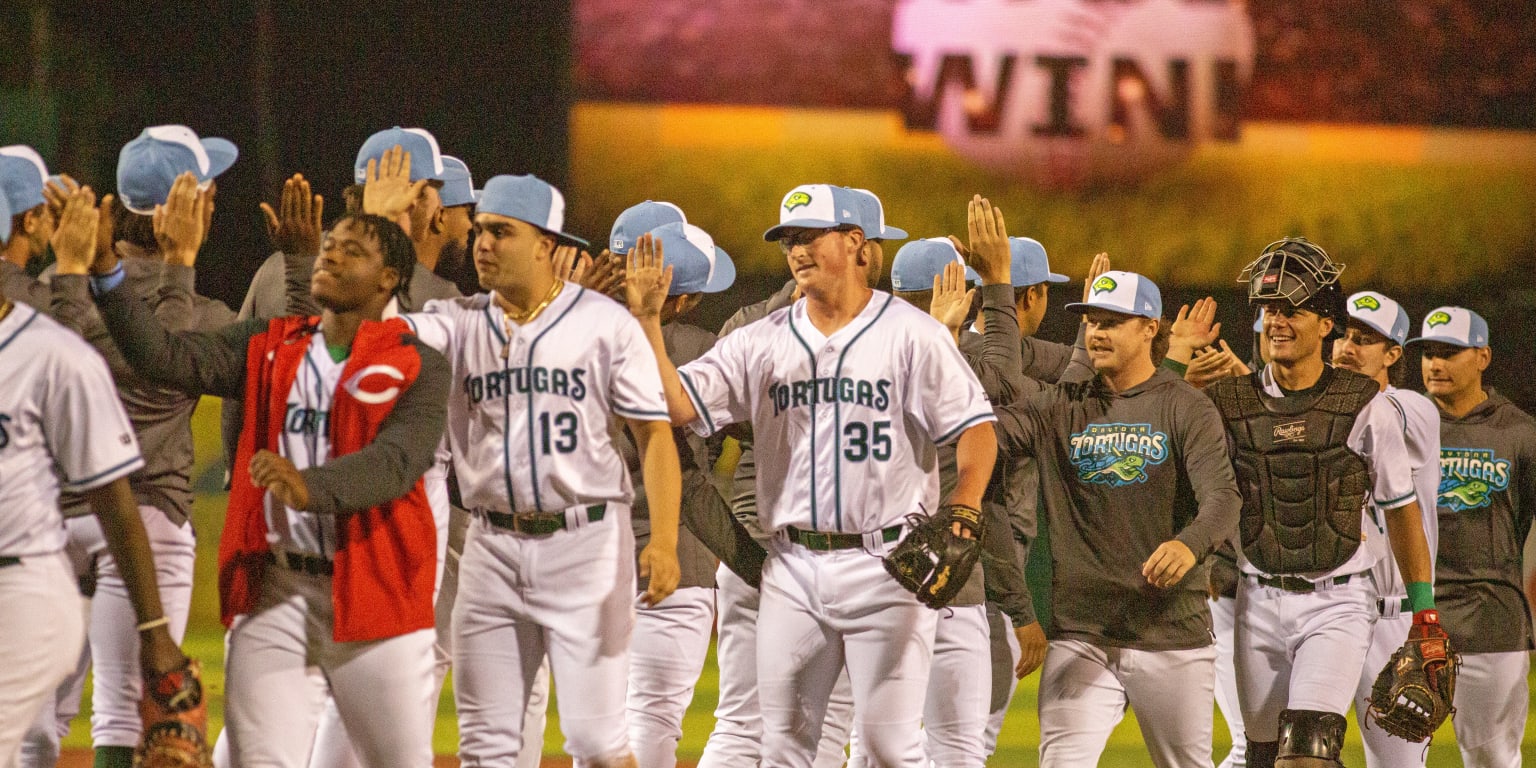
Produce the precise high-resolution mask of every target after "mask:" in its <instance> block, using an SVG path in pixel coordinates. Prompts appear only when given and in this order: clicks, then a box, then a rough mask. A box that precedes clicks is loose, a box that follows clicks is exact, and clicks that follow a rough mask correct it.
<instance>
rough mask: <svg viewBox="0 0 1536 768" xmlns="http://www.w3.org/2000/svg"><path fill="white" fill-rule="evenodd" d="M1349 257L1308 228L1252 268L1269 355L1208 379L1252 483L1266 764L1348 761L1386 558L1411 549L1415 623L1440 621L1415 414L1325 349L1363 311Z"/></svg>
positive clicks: (1243, 695) (1249, 670)
mask: <svg viewBox="0 0 1536 768" xmlns="http://www.w3.org/2000/svg"><path fill="white" fill-rule="evenodd" d="M1341 270H1342V267H1340V266H1339V265H1338V264H1336V263H1334V262H1333V261H1332V260H1331V259H1330V258H1329V257H1328V254H1327V253H1326V252H1324V251H1323V249H1322V248H1320V247H1318V246H1316V245H1314V244H1312V243H1310V242H1307V241H1306V240H1304V239H1299V238H1297V239H1290V238H1288V239H1285V240H1280V241H1277V242H1275V243H1272V244H1270V245H1269V246H1268V247H1266V248H1265V249H1264V251H1263V252H1262V253H1261V254H1260V255H1259V257H1258V258H1257V259H1255V260H1254V261H1253V262H1252V263H1251V264H1249V265H1248V266H1247V267H1246V268H1245V269H1244V271H1243V273H1242V280H1243V282H1245V283H1246V284H1247V285H1248V296H1249V301H1250V303H1253V304H1258V305H1260V306H1262V308H1263V309H1264V334H1263V339H1264V342H1265V344H1266V345H1267V347H1268V357H1269V360H1270V362H1269V364H1268V365H1267V366H1265V367H1264V368H1263V369H1262V370H1261V371H1259V372H1257V373H1254V374H1252V375H1249V376H1244V377H1228V378H1224V379H1221V380H1219V381H1216V382H1215V383H1213V384H1211V385H1210V386H1209V387H1207V388H1206V389H1205V392H1206V394H1208V395H1209V396H1210V397H1211V398H1212V399H1213V400H1214V401H1215V403H1216V406H1217V409H1218V410H1219V411H1221V414H1222V418H1223V420H1224V421H1225V422H1226V427H1227V430H1226V431H1227V435H1228V440H1229V441H1230V442H1231V444H1232V454H1233V465H1234V468H1235V470H1236V474H1237V481H1238V488H1239V490H1240V491H1241V492H1242V494H1243V511H1242V517H1241V520H1240V523H1239V527H1238V533H1239V539H1240V540H1239V542H1238V543H1239V544H1240V546H1241V551H1240V555H1241V557H1240V560H1239V568H1240V570H1241V571H1242V573H1243V576H1242V578H1241V580H1240V582H1239V584H1238V592H1237V626H1236V631H1235V645H1236V649H1235V657H1236V659H1235V665H1236V671H1237V683H1238V697H1239V699H1240V702H1241V705H1242V709H1243V726H1244V728H1245V730H1246V733H1247V741H1248V752H1247V760H1248V764H1249V765H1250V766H1257V767H1258V768H1270V766H1274V765H1276V763H1277V761H1283V763H1282V764H1284V765H1288V766H1331V765H1338V764H1339V750H1340V749H1341V748H1342V747H1343V743H1344V731H1345V728H1346V727H1347V726H1346V723H1345V720H1344V712H1345V711H1346V710H1347V709H1348V708H1349V703H1350V699H1351V698H1352V697H1353V695H1354V690H1355V684H1356V683H1357V682H1358V680H1359V677H1360V673H1361V669H1362V664H1363V662H1364V659H1365V654H1366V651H1367V649H1368V647H1369V645H1370V632H1371V625H1372V623H1374V622H1375V620H1376V619H1377V617H1378V616H1379V614H1380V611H1379V610H1378V609H1377V607H1376V600H1377V592H1376V587H1375V585H1374V584H1373V581H1372V578H1371V570H1372V568H1373V567H1374V566H1375V564H1376V562H1377V561H1378V560H1380V559H1381V558H1383V557H1387V556H1392V557H1395V558H1396V560H1397V565H1398V568H1399V570H1400V572H1401V573H1402V576H1403V579H1404V580H1405V581H1406V582H1407V585H1406V586H1407V589H1406V592H1407V594H1408V599H1409V603H1410V610H1412V611H1413V612H1414V622H1415V623H1416V624H1418V623H1421V622H1422V623H1425V624H1432V623H1435V622H1436V621H1437V618H1436V615H1435V613H1434V611H1433V610H1432V609H1433V607H1434V592H1433V588H1432V587H1431V586H1430V579H1431V578H1432V574H1433V566H1432V563H1431V561H1430V559H1429V550H1428V543H1427V540H1426V538H1425V535H1424V527H1423V525H1422V524H1421V522H1420V519H1421V518H1420V513H1419V509H1418V504H1417V502H1416V501H1415V494H1416V488H1415V486H1414V482H1413V471H1412V466H1413V464H1412V462H1411V461H1410V459H1409V456H1408V450H1407V447H1406V444H1405V442H1404V429H1403V420H1402V418H1401V417H1400V413H1401V412H1400V411H1399V409H1398V408H1397V407H1396V406H1395V405H1394V404H1393V402H1392V400H1391V399H1389V398H1388V397H1387V396H1386V395H1385V394H1383V393H1382V392H1381V387H1380V385H1379V384H1378V383H1377V382H1376V381H1375V380H1374V379H1370V378H1368V377H1365V376H1362V375H1360V374H1357V373H1354V372H1352V371H1347V370H1342V369H1338V368H1333V367H1329V366H1327V365H1325V364H1324V362H1323V343H1324V342H1325V341H1326V340H1330V339H1333V338H1335V337H1337V336H1339V335H1341V334H1342V333H1343V331H1344V328H1345V327H1346V325H1347V323H1348V319H1349V318H1348V314H1347V312H1346V311H1345V300H1344V294H1343V293H1342V292H1341V291H1340V289H1339V286H1338V274H1339V272H1340V271H1341ZM1378 519H1379V520H1381V521H1382V522H1383V523H1384V524H1385V525H1384V527H1385V528H1386V530H1387V535H1385V536H1383V535H1381V534H1380V532H1379V531H1380V528H1378V527H1377V525H1378V523H1377V520H1378ZM1281 521H1284V525H1285V526H1286V528H1285V531H1286V533H1285V534H1284V535H1281V533H1280V531H1281V528H1280V526H1281V525H1282V523H1281ZM1298 521H1302V522H1298ZM1298 528H1299V530H1298ZM1373 531H1375V533H1373ZM1389 541H1390V544H1389Z"/></svg>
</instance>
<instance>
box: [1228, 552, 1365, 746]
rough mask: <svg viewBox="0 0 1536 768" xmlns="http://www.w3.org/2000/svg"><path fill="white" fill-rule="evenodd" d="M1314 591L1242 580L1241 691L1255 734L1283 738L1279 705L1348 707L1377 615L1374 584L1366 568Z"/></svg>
mask: <svg viewBox="0 0 1536 768" xmlns="http://www.w3.org/2000/svg"><path fill="white" fill-rule="evenodd" d="M1325 587H1326V588H1319V589H1318V591H1316V592H1308V593H1304V594H1303V593H1296V592H1286V591H1285V590H1282V589H1278V588H1275V587H1265V586H1260V585H1259V584H1258V582H1256V581H1254V579H1253V578H1252V577H1251V576H1248V575H1244V576H1242V577H1240V579H1239V581H1238V585H1237V628H1236V630H1235V632H1234V645H1235V646H1236V651H1235V659H1236V666H1237V695H1238V699H1239V701H1240V703H1241V704H1242V709H1243V728H1244V729H1245V730H1246V731H1247V733H1248V738H1250V739H1252V740H1253V741H1277V740H1279V738H1280V712H1281V710H1285V709H1308V710H1313V711H1317V712H1333V713H1336V714H1340V715H1342V714H1344V713H1345V712H1347V711H1349V704H1350V701H1351V700H1352V699H1353V698H1354V695H1355V684H1356V683H1357V682H1358V681H1359V680H1360V670H1361V665H1362V664H1363V663H1364V662H1365V652H1366V649H1367V647H1369V645H1370V635H1371V625H1372V624H1373V623H1375V621H1376V616H1377V612H1376V588H1375V587H1374V586H1373V585H1372V582H1371V579H1370V578H1369V577H1367V576H1366V575H1365V574H1360V575H1357V576H1355V577H1354V578H1352V579H1350V580H1349V581H1348V582H1347V583H1345V584H1339V585H1332V584H1326V585H1325Z"/></svg>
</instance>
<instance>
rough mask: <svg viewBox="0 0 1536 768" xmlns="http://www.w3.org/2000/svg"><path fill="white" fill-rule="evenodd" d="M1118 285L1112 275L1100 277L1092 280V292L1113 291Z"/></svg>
mask: <svg viewBox="0 0 1536 768" xmlns="http://www.w3.org/2000/svg"><path fill="white" fill-rule="evenodd" d="M1118 287H1120V284H1119V283H1116V282H1115V279H1114V278H1113V277H1109V276H1105V277H1101V278H1099V279H1097V280H1095V281H1093V292H1094V293H1105V292H1108V291H1113V290H1114V289H1116V288H1118Z"/></svg>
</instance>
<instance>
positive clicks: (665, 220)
mask: <svg viewBox="0 0 1536 768" xmlns="http://www.w3.org/2000/svg"><path fill="white" fill-rule="evenodd" d="M678 223H680V224H687V223H688V217H687V216H685V215H683V209H681V208H679V207H677V206H676V205H673V204H672V203H663V202H658V201H655V200H647V201H645V202H643V203H636V204H635V205H631V206H630V207H628V208H625V209H624V212H623V213H621V214H619V217H618V218H617V219H614V220H613V229H611V230H609V232H608V250H609V251H610V252H612V253H617V254H619V255H620V256H623V255H624V254H626V253H629V249H630V248H633V247H635V241H636V240H639V239H640V236H641V235H643V234H645V233H647V232H650V231H652V230H654V229H656V228H657V227H659V226H661V225H663V224H678ZM733 279H734V276H733Z"/></svg>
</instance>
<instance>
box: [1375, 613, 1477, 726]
mask: <svg viewBox="0 0 1536 768" xmlns="http://www.w3.org/2000/svg"><path fill="white" fill-rule="evenodd" d="M1460 667H1461V654H1459V653H1457V652H1456V651H1455V649H1453V648H1451V641H1450V638H1449V637H1448V636H1447V635H1446V634H1445V630H1444V629H1443V628H1441V626H1440V616H1439V614H1438V613H1437V612H1436V611H1434V610H1425V611H1419V612H1418V613H1416V614H1414V617H1413V628H1412V629H1410V630H1408V642H1406V643H1404V644H1403V647H1401V648H1399V649H1397V651H1395V652H1394V653H1393V654H1392V658H1391V659H1390V660H1389V661H1387V666H1386V667H1384V668H1383V669H1382V670H1381V674H1379V675H1377V676H1376V682H1375V683H1374V684H1373V685H1372V686H1371V708H1370V715H1371V720H1373V721H1375V723H1376V724H1377V725H1379V726H1381V728H1382V730H1384V731H1386V732H1387V733H1390V734H1392V735H1393V736H1397V737H1399V738H1403V739H1407V740H1408V741H1414V742H1418V741H1423V740H1425V739H1427V738H1429V737H1430V736H1432V735H1434V733H1435V729H1437V728H1439V727H1440V724H1441V723H1444V722H1445V719H1446V718H1447V717H1450V716H1451V713H1453V712H1455V711H1456V708H1455V707H1453V706H1451V702H1452V699H1453V698H1454V697H1455V695H1456V673H1457V670H1458V669H1459V668H1460Z"/></svg>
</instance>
